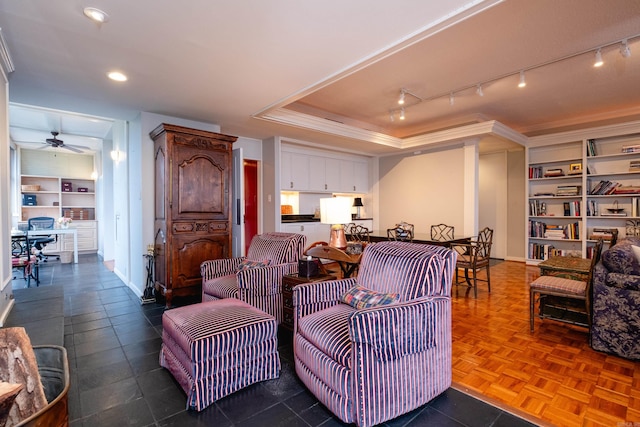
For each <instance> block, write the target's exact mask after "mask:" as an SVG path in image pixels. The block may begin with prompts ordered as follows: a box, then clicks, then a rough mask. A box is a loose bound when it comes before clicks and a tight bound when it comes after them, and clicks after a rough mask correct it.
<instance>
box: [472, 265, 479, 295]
mask: <svg viewBox="0 0 640 427" xmlns="http://www.w3.org/2000/svg"><path fill="white" fill-rule="evenodd" d="M473 297H474V298H475V299H478V270H477V269H475V268H474V269H473Z"/></svg>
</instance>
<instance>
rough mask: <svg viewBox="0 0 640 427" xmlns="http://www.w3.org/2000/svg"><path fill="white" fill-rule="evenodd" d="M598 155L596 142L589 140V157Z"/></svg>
mask: <svg viewBox="0 0 640 427" xmlns="http://www.w3.org/2000/svg"><path fill="white" fill-rule="evenodd" d="M597 155H598V153H597V151H596V140H595V139H588V140H587V157H593V156H597Z"/></svg>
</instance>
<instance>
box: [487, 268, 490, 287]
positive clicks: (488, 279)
mask: <svg viewBox="0 0 640 427" xmlns="http://www.w3.org/2000/svg"><path fill="white" fill-rule="evenodd" d="M487 290H488V292H491V269H490V268H489V264H487Z"/></svg>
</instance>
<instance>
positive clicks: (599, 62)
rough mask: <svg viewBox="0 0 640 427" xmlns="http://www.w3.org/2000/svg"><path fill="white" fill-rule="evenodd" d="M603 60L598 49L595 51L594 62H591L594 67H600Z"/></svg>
mask: <svg viewBox="0 0 640 427" xmlns="http://www.w3.org/2000/svg"><path fill="white" fill-rule="evenodd" d="M603 64H604V61H603V60H602V52H601V51H600V49H598V50H597V51H596V62H594V63H593V66H594V67H602V65H603Z"/></svg>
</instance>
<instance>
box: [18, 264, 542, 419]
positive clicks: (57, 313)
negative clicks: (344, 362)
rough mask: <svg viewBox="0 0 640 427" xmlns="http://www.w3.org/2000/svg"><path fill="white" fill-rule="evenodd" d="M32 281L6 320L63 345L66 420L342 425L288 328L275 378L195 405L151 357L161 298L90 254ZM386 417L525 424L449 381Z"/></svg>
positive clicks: (41, 340)
mask: <svg viewBox="0 0 640 427" xmlns="http://www.w3.org/2000/svg"><path fill="white" fill-rule="evenodd" d="M40 278H41V282H40V286H39V287H37V288H34V287H33V286H34V284H33V282H32V287H31V288H25V286H26V284H25V281H24V280H22V279H21V278H20V279H16V280H14V282H13V283H14V285H13V286H14V295H15V299H16V304H15V306H14V308H13V310H12V312H11V314H10V315H9V318H8V322H7V326H24V327H25V328H26V330H27V332H28V334H29V336H30V338H31V340H32V344H34V345H36V344H57V345H64V347H65V348H66V349H67V352H68V359H69V367H70V371H71V375H70V376H71V387H70V392H69V415H70V420H71V426H74V427H79V426H87V427H89V426H91V427H98V426H217V427H225V426H243V427H244V426H247V427H248V426H327V427H328V426H340V425H343V423H341V422H340V421H339V420H338V419H336V418H335V417H334V416H333V415H332V414H331V413H330V412H329V411H328V410H327V409H326V408H325V407H324V406H323V405H322V404H320V403H318V401H317V400H316V399H315V397H314V396H313V395H312V394H311V393H309V392H308V391H307V390H306V388H305V387H304V385H303V384H302V383H301V382H300V381H299V380H298V379H297V377H296V374H295V370H294V367H293V356H292V346H291V335H290V334H288V333H287V332H286V331H283V332H281V334H280V336H279V342H280V347H279V351H280V357H281V361H282V372H281V374H280V378H279V379H276V380H271V381H265V382H263V383H259V384H254V385H252V386H250V387H247V388H245V389H243V390H241V391H239V392H236V393H234V394H232V395H230V396H227V397H226V398H224V399H221V400H219V401H218V402H216V403H215V404H213V405H211V406H210V407H208V408H207V409H206V410H204V411H202V412H199V413H198V412H193V411H186V410H185V402H186V396H185V394H184V392H183V391H182V389H181V388H180V387H179V386H178V384H177V383H176V382H175V381H174V379H173V377H172V376H171V375H170V374H169V373H168V371H166V370H164V369H163V368H161V367H160V366H159V364H158V352H159V350H160V344H161V342H162V338H161V336H162V323H161V320H162V313H163V312H164V306H163V305H160V304H155V303H151V304H144V305H142V304H141V303H140V299H139V298H137V297H136V296H135V295H134V294H133V292H131V290H129V289H128V288H127V287H126V286H125V285H124V284H123V282H122V281H120V279H119V278H118V277H117V276H116V275H115V274H114V273H112V272H110V271H109V270H108V269H107V268H105V267H104V265H103V264H102V262H101V260H100V259H99V258H98V257H97V256H96V255H83V256H80V262H79V263H78V264H61V263H60V262H48V263H45V264H43V265H42V267H41V269H40ZM385 425H387V426H393V427H399V426H426V425H430V426H510V427H517V426H532V425H534V424H531V423H529V422H527V421H525V420H523V419H521V418H518V417H517V416H514V415H512V414H510V413H509V412H505V411H503V410H501V409H499V408H497V407H494V406H491V405H489V404H486V403H484V402H482V401H480V400H478V399H475V398H473V397H471V396H469V395H467V394H465V393H462V392H460V391H458V390H455V389H453V388H450V389H448V390H447V391H446V392H444V393H443V394H442V395H440V396H439V397H437V398H436V399H434V400H432V401H431V402H430V403H428V404H426V405H424V406H422V407H421V408H418V409H416V410H415V411H413V412H411V413H409V414H405V415H403V416H401V417H399V418H396V419H394V420H391V421H389V422H387V423H385Z"/></svg>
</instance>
